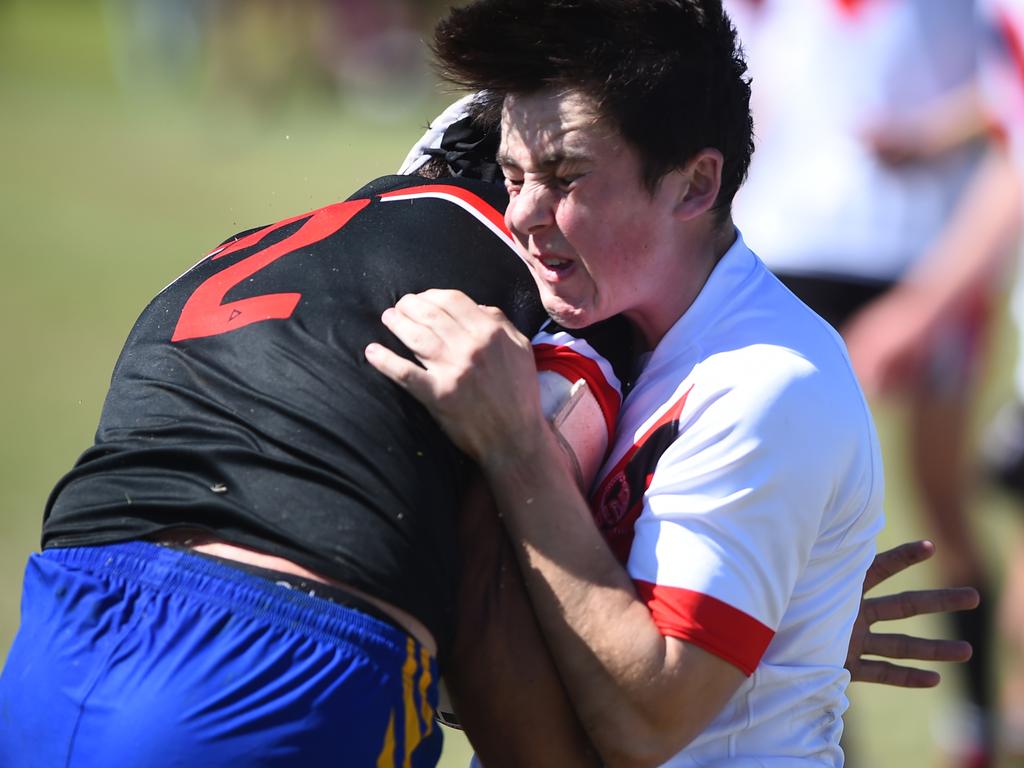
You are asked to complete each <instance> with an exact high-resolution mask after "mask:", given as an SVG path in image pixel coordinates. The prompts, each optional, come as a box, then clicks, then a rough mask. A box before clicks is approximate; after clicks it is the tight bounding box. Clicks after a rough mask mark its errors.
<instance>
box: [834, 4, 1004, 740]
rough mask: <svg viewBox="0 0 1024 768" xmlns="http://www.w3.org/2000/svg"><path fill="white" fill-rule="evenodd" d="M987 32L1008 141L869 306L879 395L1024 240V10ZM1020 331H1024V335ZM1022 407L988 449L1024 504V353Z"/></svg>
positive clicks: (855, 352) (990, 98)
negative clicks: (900, 275) (903, 272)
mask: <svg viewBox="0 0 1024 768" xmlns="http://www.w3.org/2000/svg"><path fill="white" fill-rule="evenodd" d="M979 6H980V11H981V16H982V19H983V24H984V25H985V29H986V34H985V36H984V40H985V45H984V47H983V51H982V53H983V55H982V57H981V61H982V67H981V82H982V84H983V88H982V93H983V95H984V104H985V109H986V114H987V117H988V118H989V119H991V120H992V121H993V123H994V125H995V127H996V129H997V132H998V134H999V135H1000V136H1001V138H1002V141H1001V142H1000V143H999V145H998V146H997V147H994V148H993V149H992V151H990V152H989V153H988V155H987V156H986V158H985V160H984V162H983V163H982V165H981V167H980V168H979V170H978V171H977V173H976V174H975V176H974V178H973V179H972V181H971V184H970V188H969V190H968V192H967V193H966V194H965V196H964V200H963V201H962V203H961V204H960V205H959V206H958V208H957V210H956V212H955V215H954V216H953V217H952V218H951V220H950V222H949V225H948V226H947V227H946V229H945V231H944V233H943V235H942V237H941V238H940V239H938V240H937V241H936V243H935V244H934V246H933V247H932V248H931V249H930V251H929V253H928V255H927V258H926V259H923V260H922V262H921V263H920V264H919V265H917V266H915V268H914V269H913V270H912V271H911V273H910V274H909V275H908V278H907V279H906V280H904V281H903V282H902V283H901V284H900V286H899V288H898V290H895V291H893V292H892V293H891V294H890V295H887V296H886V297H885V298H884V299H883V300H881V301H879V302H878V303H877V304H876V305H874V306H872V307H869V308H868V310H866V311H865V312H864V313H863V314H862V315H861V316H860V317H858V318H857V319H856V321H855V322H854V323H852V324H851V327H850V332H849V337H848V338H849V342H850V352H851V356H852V358H853V361H854V363H855V365H856V366H857V370H858V372H859V374H860V376H861V378H862V380H863V381H864V382H865V385H866V386H867V387H868V388H869V389H870V390H872V391H875V392H879V393H885V392H893V391H902V390H905V389H906V388H907V386H908V382H910V381H913V379H914V377H915V376H917V375H918V372H919V371H920V369H921V367H922V362H923V361H922V359H921V350H922V349H924V348H927V346H928V345H929V344H931V343H933V341H934V339H935V338H936V335H937V333H938V332H939V331H938V329H939V328H940V327H941V325H942V323H943V321H944V319H945V318H946V317H947V316H949V315H951V314H954V313H956V312H959V311H962V309H963V307H964V306H966V305H968V304H969V302H970V301H971V297H972V296H973V295H975V294H976V292H977V291H978V290H979V288H983V287H984V286H985V284H986V283H987V282H989V281H991V280H993V279H994V278H998V277H999V275H1000V273H1001V272H1002V270H1003V269H1004V267H1005V264H1006V261H1007V260H1008V259H1007V257H1008V255H1009V254H1011V253H1013V252H1014V249H1013V248H1012V245H1013V244H1014V242H1015V240H1016V238H1017V237H1018V236H1019V227H1020V219H1021V207H1022V195H1021V178H1022V176H1021V174H1022V173H1024V159H1022V158H1024V150H1022V147H1024V53H1022V52H1024V3H1020V2H1019V1H1018V0H985V1H984V2H981V3H979ZM1022 297H1024V291H1022V289H1021V281H1020V280H1019V279H1018V281H1017V286H1016V288H1015V290H1014V295H1013V298H1012V310H1013V314H1014V317H1015V318H1016V320H1017V321H1018V326H1019V324H1020V321H1021V318H1022V317H1024V311H1022V307H1024V298H1022ZM1018 330H1019V329H1018ZM1014 384H1015V389H1016V391H1017V395H1016V397H1017V402H1016V403H1012V404H1010V405H1009V406H1008V407H1007V408H1006V409H1004V410H1003V411H1002V412H1001V413H1000V415H999V416H998V417H997V420H996V423H995V424H994V425H993V428H992V429H991V430H990V433H989V435H988V437H987V441H986V445H985V446H984V455H983V463H984V465H985V468H986V470H987V473H988V475H989V477H991V478H993V479H995V480H997V481H998V482H999V483H1000V484H1001V485H1002V486H1003V487H1004V488H1006V489H1008V490H1009V491H1010V492H1011V493H1012V494H1013V495H1014V496H1016V497H1017V499H1018V501H1019V502H1021V503H1024V482H1022V479H1024V472H1022V468H1024V420H1022V419H1021V418H1020V412H1021V409H1020V405H1019V403H1020V402H1021V401H1022V400H1024V355H1022V354H1021V353H1020V352H1018V359H1017V368H1016V371H1015V381H1014ZM1022 606H1024V545H1021V544H1019V543H1018V544H1017V545H1016V553H1015V555H1014V557H1013V559H1012V561H1011V563H1010V565H1009V568H1008V570H1007V581H1006V583H1005V586H1004V591H1003V595H1002V599H1001V602H1000V614H1001V616H1000V626H1001V628H1002V629H1003V632H1004V634H1005V636H1006V637H1007V639H1008V640H1009V641H1010V643H1011V647H1012V648H1013V650H1014V656H1015V658H1014V659H1012V660H1011V663H1010V665H1008V667H1009V673H1008V675H1006V676H1004V677H1003V680H1002V682H1003V686H1004V691H1005V694H1006V700H1007V703H1006V706H1007V709H1008V712H1007V722H1005V723H1004V725H1007V726H1008V728H1007V730H1006V732H1005V733H1004V741H1005V742H1006V746H1007V747H1008V748H1011V749H1013V750H1014V751H1015V752H1016V753H1017V754H1022V753H1024V750H1022V749H1021V747H1022V744H1021V743H1020V736H1019V734H1020V733H1021V732H1022V731H1024V727H1022V726H1024V718H1022V717H1021V712H1022V711H1024V693H1022V692H1024V685H1022V684H1021V683H1020V682H1019V681H1020V680H1024V670H1022V669H1021V659H1022V658H1024V639H1022V637H1021V626H1022V621H1021V615H1022Z"/></svg>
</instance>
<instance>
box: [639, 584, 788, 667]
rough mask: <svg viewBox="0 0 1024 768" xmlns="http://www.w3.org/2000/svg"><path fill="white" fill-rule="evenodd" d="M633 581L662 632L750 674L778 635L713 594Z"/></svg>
mask: <svg viewBox="0 0 1024 768" xmlns="http://www.w3.org/2000/svg"><path fill="white" fill-rule="evenodd" d="M634 583H635V585H636V590H637V593H638V594H639V595H640V599H641V600H643V601H644V602H645V603H646V604H647V608H648V610H650V612H651V616H652V617H653V618H654V623H655V624H656V625H657V627H658V630H659V631H660V632H661V634H663V635H665V636H667V637H676V638H679V639H680V640H685V641H686V642H688V643H693V644H694V645H696V646H698V647H699V648H703V649H704V650H705V651H707V652H708V653H713V654H714V655H715V656H718V657H719V658H720V659H724V660H725V661H728V662H729V663H730V664H732V665H734V666H736V667H738V668H739V669H740V671H742V672H743V674H745V675H747V676H748V677H749V676H750V675H752V674H753V673H754V670H755V669H756V668H757V665H758V662H760V661H761V657H762V656H764V652H765V650H767V648H768V644H769V643H770V642H771V641H772V638H773V637H775V631H774V630H772V629H770V628H768V627H766V626H765V625H764V624H762V623H761V622H759V621H758V620H757V619H755V618H754V617H752V616H750V615H748V614H746V613H744V612H743V611H741V610H739V609H737V608H733V607H732V606H731V605H729V604H728V603H723V602H722V601H721V600H719V599H717V598H714V597H711V596H710V595H704V594H701V593H700V592H694V591H693V590H691V589H682V588H680V587H667V586H665V585H663V584H651V583H650V582H648V581H637V582H634Z"/></svg>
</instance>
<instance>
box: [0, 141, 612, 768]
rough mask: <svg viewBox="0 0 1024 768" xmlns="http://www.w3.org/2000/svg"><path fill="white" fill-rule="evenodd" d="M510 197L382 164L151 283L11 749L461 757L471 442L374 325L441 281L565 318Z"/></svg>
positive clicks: (600, 400)
mask: <svg viewBox="0 0 1024 768" xmlns="http://www.w3.org/2000/svg"><path fill="white" fill-rule="evenodd" d="M482 151H483V150H478V152H482ZM471 154H472V152H466V151H463V152H461V153H459V155H460V158H461V160H462V161H463V162H467V160H466V158H467V157H469V156H470V155H471ZM492 154H493V151H492ZM449 160H452V158H451V157H449ZM452 161H453V162H454V160H452ZM442 164H445V163H444V160H443V158H442ZM491 167H492V168H493V169H495V170H496V166H494V165H493V163H491ZM421 172H423V171H422V170H421ZM477 175H479V174H477ZM505 200H506V198H505V193H504V190H503V188H502V186H501V185H499V184H493V183H488V182H486V181H482V180H478V179H471V178H448V179H441V180H430V179H427V178H424V177H422V176H410V175H405V176H390V177H384V178H381V179H377V180H376V181H373V182H371V183H369V184H368V185H366V186H365V187H363V188H362V189H360V190H359V191H358V192H356V193H355V194H354V195H352V196H351V197H350V198H349V199H348V200H346V201H344V202H340V203H336V204H334V205H329V206H327V207H324V208H321V209H319V210H316V211H313V212H311V213H306V214H303V215H300V216H296V217H293V218H290V219H286V220H284V221H281V222H279V223H277V224H273V225H271V226H268V227H263V228H259V229H256V230H251V231H249V232H245V233H242V234H240V235H237V236H235V237H233V238H231V239H230V240H229V241H227V242H225V243H224V244H222V245H221V246H220V247H219V248H217V249H215V250H214V251H213V252H212V253H211V254H209V255H208V256H207V257H206V258H205V259H203V260H202V261H201V262H200V263H199V264H197V265H196V266H195V267H193V268H192V269H190V270H189V271H188V272H186V273H185V274H184V275H182V276H181V277H180V278H178V279H177V280H175V281H174V282H173V283H172V284H171V285H170V286H168V287H167V288H166V289H165V290H164V291H162V292H161V293H160V294H159V295H158V296H157V297H156V298H154V299H153V300H152V301H151V302H150V304H149V305H148V306H147V307H146V308H145V310H144V311H143V312H142V315H141V316H140V318H139V320H138V321H137V322H136V324H135V326H134V328H133V329H132V331H131V333H130V335H129V337H128V340H127V342H126V343H125V346H124V349H123V351H122V353H121V356H120V358H119V360H118V361H117V364H116V366H115V368H114V372H113V376H112V379H111V384H110V390H109V393H108V395H107V398H106V402H105V404H104V408H103V413H102V416H101V419H100V423H99V427H98V431H97V434H96V441H95V444H94V445H93V446H92V447H91V448H89V449H88V450H87V451H85V453H84V454H83V455H82V456H81V458H80V459H79V461H78V462H77V464H76V465H75V467H74V468H73V469H72V470H71V471H70V472H69V473H68V474H67V475H66V476H65V477H64V478H62V479H61V480H60V482H59V483H58V484H57V486H56V488H55V489H54V491H53V493H52V495H51V497H50V500H49V503H48V505H47V508H46V512H45V518H44V525H43V548H44V551H43V553H42V554H41V555H37V556H34V557H33V558H32V562H31V564H30V565H29V567H28V574H27V577H26V582H25V606H26V613H25V615H24V616H23V619H22V625H21V629H20V631H19V634H18V637H17V638H16V641H15V644H14V647H13V648H12V650H11V653H10V656H9V660H8V663H7V668H6V670H5V672H4V677H3V685H2V686H0V702H2V703H3V705H4V711H5V712H6V711H7V710H8V708H13V709H16V710H17V712H18V725H17V727H16V728H15V729H14V732H13V733H12V732H10V731H9V729H6V728H0V730H2V731H4V732H5V734H6V735H4V736H0V764H3V765H12V764H21V765H57V764H60V765H65V764H67V765H69V766H87V765H89V766H91V765H120V766H126V765H139V766H143V765H144V766H149V767H152V766H162V765H171V764H174V765H177V764H182V763H186V762H188V761H189V760H190V759H191V761H192V762H194V763H196V764H202V765H241V764H246V765H286V764H287V765H294V764H301V765H305V766H313V765H321V764H322V765H327V764H331V765H337V764H339V763H340V764H344V765H392V764H394V765H410V764H411V765H432V764H433V763H434V762H435V761H436V759H437V755H438V754H439V751H440V735H439V728H438V727H437V726H436V725H435V723H434V718H433V713H434V708H435V706H436V703H437V701H436V686H437V680H438V676H439V670H438V663H437V658H438V654H440V657H441V658H442V659H443V658H446V657H447V655H448V652H449V650H450V647H451V644H452V634H453V628H454V607H455V605H456V599H455V598H456V584H457V576H458V570H459V567H458V566H459V563H458V549H457V546H456V540H457V536H456V530H457V529H456V512H457V510H458V509H459V506H460V500H461V499H462V498H463V496H464V492H465V490H466V488H467V487H468V484H469V482H470V479H471V476H472V469H473V468H472V466H471V465H470V464H469V463H468V461H467V460H466V459H465V458H464V457H463V455H462V454H461V453H460V452H459V451H458V450H457V449H456V448H455V447H454V446H453V444H452V443H451V442H450V441H449V440H448V439H447V438H446V437H445V435H444V433H443V432H442V431H441V430H440V428H439V427H438V425H437V424H436V422H435V421H434V420H433V419H432V418H431V417H430V416H429V415H428V414H427V412H426V410H424V409H423V408H422V407H420V406H419V405H418V404H417V403H416V402H415V401H414V400H412V399H411V398H410V397H409V396H408V395H406V394H405V393H404V392H403V391H402V390H401V389H400V388H398V387H396V386H394V385H393V384H391V383H390V382H388V381H387V380H386V379H385V378H384V377H382V376H381V375H380V374H378V373H377V372H376V371H375V370H374V369H373V368H372V367H371V366H370V365H369V364H368V363H367V362H366V360H365V359H364V356H363V350H364V348H365V347H366V345H367V344H368V343H370V342H371V341H376V340H380V339H381V337H382V332H381V331H382V328H381V325H380V315H381V313H382V312H383V311H384V310H385V309H386V308H387V307H388V306H390V305H391V304H393V303H394V302H395V301H396V300H397V299H398V298H399V297H400V296H401V295H403V294H404V293H409V292H416V291H421V290H424V289H426V288H430V287H436V286H441V287H451V288H458V289H460V290H463V291H465V292H467V293H469V294H470V295H472V296H473V297H474V299H475V300H476V301H478V302H479V303H480V304H482V305H488V306H494V307H498V308H500V309H501V311H502V312H504V313H505V314H506V315H508V316H509V317H511V318H513V321H514V322H515V323H516V326H517V327H518V328H519V329H520V330H521V331H523V332H524V333H527V334H530V335H532V334H534V333H536V332H537V331H538V329H540V328H541V326H542V325H543V324H544V323H545V321H546V319H547V316H546V314H545V313H544V310H543V307H542V306H541V304H540V302H539V300H538V297H537V294H536V290H535V288H534V285H533V281H532V279H531V277H530V274H529V271H528V270H527V268H526V267H525V265H524V264H523V262H522V261H521V259H520V258H519V257H518V255H517V254H516V251H515V249H514V246H513V244H512V242H511V239H510V238H509V236H508V235H507V231H506V230H505V227H504V223H503V220H502V212H503V208H504V204H505ZM538 341H539V342H543V344H541V345H540V346H538V365H539V367H540V368H542V369H544V368H548V369H550V370H553V371H557V372H558V373H556V374H555V378H556V379H558V380H560V381H564V382H566V386H565V387H563V389H566V390H567V389H568V385H569V384H571V383H572V382H575V381H577V380H578V379H583V380H584V381H586V382H587V383H588V384H589V387H588V389H589V391H590V392H592V393H593V394H594V395H596V397H594V396H590V397H589V399H588V400H587V401H586V403H589V407H591V408H595V409H596V410H597V412H598V413H599V419H600V422H601V424H602V425H603V428H604V429H605V431H607V430H608V429H610V428H611V427H612V426H613V425H614V420H615V416H616V411H617V408H618V400H619V394H618V392H617V391H616V390H615V389H614V387H613V382H614V376H612V373H611V368H610V367H609V366H608V364H607V363H606V362H605V361H604V360H598V359H597V358H596V354H595V353H594V352H593V350H592V348H591V347H590V346H589V345H588V344H586V343H581V342H580V341H579V340H577V339H574V338H570V337H569V336H568V335H567V334H564V333H559V332H558V331H557V329H550V330H548V331H546V332H545V333H544V334H543V335H542V336H540V337H538ZM391 346H392V348H394V349H396V350H399V351H402V348H400V345H399V343H398V342H397V340H395V339H392V340H391ZM581 349H582V350H583V351H582V352H580V350H581ZM566 377H568V378H566ZM599 450H600V449H599ZM596 458H597V459H599V458H600V456H597V457H596ZM595 469H596V467H595ZM41 649H46V651H45V652H46V654H47V655H48V658H47V659H46V662H45V663H43V664H40V663H37V662H38V661H39V658H38V654H39V651H40V650H41ZM171 745H173V746H174V750H173V751H171V750H170V747H171ZM339 749H341V750H342V752H340V753H339V752H338V750H339ZM30 752H32V753H34V754H35V757H29V754H30ZM19 761H20V762H19Z"/></svg>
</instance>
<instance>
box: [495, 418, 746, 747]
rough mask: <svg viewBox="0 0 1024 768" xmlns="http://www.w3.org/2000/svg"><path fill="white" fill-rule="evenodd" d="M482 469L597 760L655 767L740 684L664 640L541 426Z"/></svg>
mask: <svg viewBox="0 0 1024 768" xmlns="http://www.w3.org/2000/svg"><path fill="white" fill-rule="evenodd" d="M537 438H538V439H537V441H536V443H535V444H533V445H531V446H530V447H529V449H528V451H526V452H525V454H524V455H523V456H522V457H519V458H517V457H515V456H510V455H508V454H502V455H495V456H493V457H491V459H490V460H487V461H485V462H484V469H485V473H486V475H487V478H488V482H489V483H490V485H491V487H492V489H493V491H494V493H495V495H496V497H497V499H498V506H499V509H500V510H501V512H502V515H503V520H504V521H505V524H506V526H507V527H508V529H509V533H510V534H511V538H512V541H513V546H514V549H515V552H516V556H517V558H518V560H519V563H520V565H521V567H522V569H523V573H524V578H525V581H526V586H527V589H528V591H529V593H530V598H531V601H532V603H533V606H534V610H535V611H536V613H537V617H538V621H539V623H540V625H541V627H542V628H543V631H544V634H545V638H546V639H547V642H548V644H549V647H550V649H551V653H552V655H553V656H554V658H555V661H556V664H557V665H558V668H559V670H560V672H561V675H562V677H563V680H564V681H565V685H566V688H567V689H568V691H569V695H570V697H571V699H572V701H573V705H574V706H575V708H576V712H577V714H578V716H579V718H580V720H581V722H582V723H583V726H584V728H585V729H586V731H587V733H588V734H589V736H590V738H591V740H592V741H593V742H594V744H595V746H596V747H597V748H598V750H599V752H600V753H601V756H602V758H603V759H604V761H605V762H606V763H607V764H608V765H615V766H618V765H622V766H648V765H658V764H659V763H661V762H663V761H664V760H666V759H667V758H669V757H670V756H671V755H673V754H675V753H676V752H678V751H679V750H680V749H682V748H683V747H684V746H686V744H688V743H689V742H690V741H692V740H693V739H694V738H695V737H696V736H697V735H698V734H699V733H700V732H701V731H702V730H703V729H704V728H705V727H706V726H707V725H708V723H710V722H711V720H712V719H713V718H714V717H715V715H717V714H718V712H719V711H720V710H721V709H722V707H723V706H724V705H725V703H726V702H727V701H728V699H729V697H730V696H731V695H732V694H733V692H734V691H735V690H736V689H737V688H738V687H739V685H740V684H741V683H742V682H743V680H744V675H743V673H742V672H741V671H740V670H739V669H737V668H736V667H734V666H732V665H731V664H729V663H728V662H726V661H724V660H722V659H720V658H718V657H717V656H714V655H712V654H710V653H707V652H706V651H704V650H702V649H700V648H698V647H697V646H695V645H692V644H690V643H687V642H684V641H682V640H678V639H676V638H673V637H666V636H664V635H662V634H661V632H660V631H659V629H658V627H657V626H656V625H655V623H654V620H653V619H652V617H651V614H650V612H649V611H648V609H647V606H646V605H645V604H644V603H643V602H642V601H641V600H640V599H638V597H637V594H636V591H635V589H634V587H633V583H632V581H631V580H630V578H629V576H628V575H627V574H626V572H625V570H624V569H623V568H622V566H621V565H619V563H618V562H617V561H616V560H615V558H614V557H613V556H612V554H611V552H610V551H609V549H608V547H607V546H606V544H605V542H604V540H603V539H602V538H601V536H600V533H599V532H598V530H597V528H596V527H595V526H594V525H593V521H592V519H591V517H590V512H589V509H588V507H587V505H586V503H585V501H584V499H583V497H582V496H581V495H580V494H579V493H576V492H570V491H569V490H568V489H570V488H571V487H572V478H571V475H570V474H569V473H568V471H567V470H566V469H565V467H564V465H563V464H562V463H561V462H560V461H558V460H557V459H558V453H557V452H558V446H557V443H555V441H554V440H553V439H552V438H551V437H550V435H549V434H548V433H547V431H546V430H537Z"/></svg>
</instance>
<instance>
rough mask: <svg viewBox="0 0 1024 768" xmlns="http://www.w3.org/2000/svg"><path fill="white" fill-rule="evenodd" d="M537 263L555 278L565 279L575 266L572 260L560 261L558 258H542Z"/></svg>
mask: <svg viewBox="0 0 1024 768" xmlns="http://www.w3.org/2000/svg"><path fill="white" fill-rule="evenodd" d="M537 261H539V262H540V264H541V266H542V267H543V268H544V271H545V272H546V273H549V274H550V275H551V276H553V277H564V276H565V275H566V274H567V273H568V272H569V271H570V270H571V269H572V268H573V266H574V264H575V262H574V261H572V259H560V258H558V257H557V256H541V257H539V258H538V259H537Z"/></svg>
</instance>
